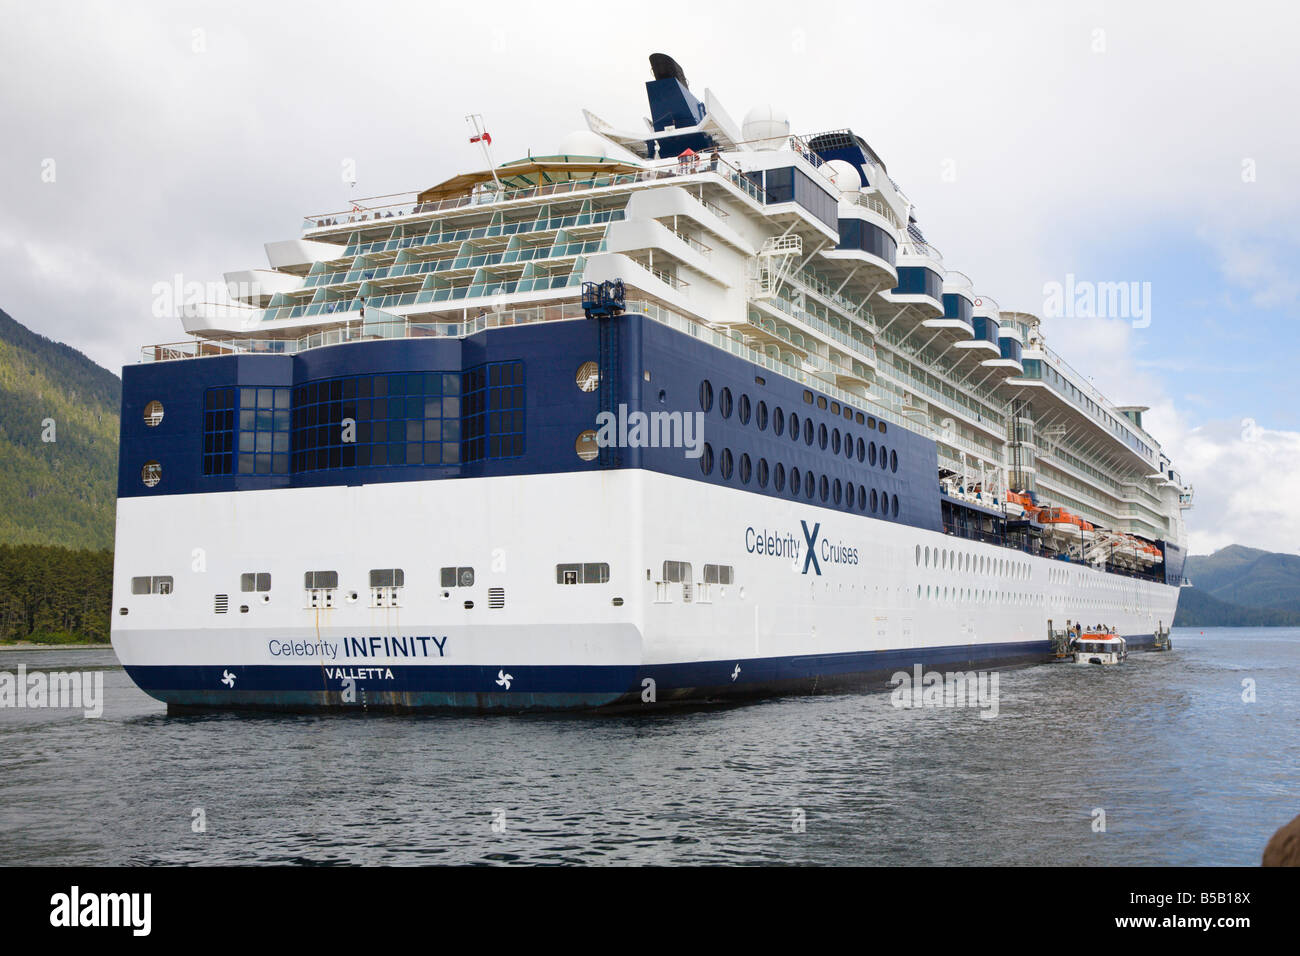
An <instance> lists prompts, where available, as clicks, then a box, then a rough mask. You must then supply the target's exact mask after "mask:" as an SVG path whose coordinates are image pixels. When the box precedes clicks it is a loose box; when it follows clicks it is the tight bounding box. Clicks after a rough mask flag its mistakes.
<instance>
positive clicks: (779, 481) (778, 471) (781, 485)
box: [772, 461, 785, 491]
mask: <svg viewBox="0 0 1300 956" xmlns="http://www.w3.org/2000/svg"><path fill="white" fill-rule="evenodd" d="M772 486H773V487H774V488H776V490H777V491H784V490H785V465H783V464H781V463H780V462H779V461H778V462H777V463H776V468H774V469H773V471H772Z"/></svg>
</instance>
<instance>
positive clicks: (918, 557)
mask: <svg viewBox="0 0 1300 956" xmlns="http://www.w3.org/2000/svg"><path fill="white" fill-rule="evenodd" d="M916 566H917V567H918V568H919V567H920V566H921V546H920V545H919V544H918V545H917V546H916Z"/></svg>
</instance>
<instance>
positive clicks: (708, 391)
mask: <svg viewBox="0 0 1300 956" xmlns="http://www.w3.org/2000/svg"><path fill="white" fill-rule="evenodd" d="M700 408H702V409H704V410H705V411H706V412H708V411H712V410H713V383H712V382H710V381H709V380H708V379H707V378H706V379H705V380H704V381H702V382H700Z"/></svg>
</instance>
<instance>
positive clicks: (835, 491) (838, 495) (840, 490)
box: [831, 478, 844, 505]
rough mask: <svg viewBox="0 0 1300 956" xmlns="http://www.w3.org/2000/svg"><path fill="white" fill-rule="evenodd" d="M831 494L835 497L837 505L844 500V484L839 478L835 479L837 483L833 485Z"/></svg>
mask: <svg viewBox="0 0 1300 956" xmlns="http://www.w3.org/2000/svg"><path fill="white" fill-rule="evenodd" d="M831 496H832V497H833V498H834V499H835V504H837V505H838V504H840V502H842V501H843V500H844V486H843V485H842V484H841V483H840V480H839V479H838V478H836V479H835V484H834V485H832V486H831Z"/></svg>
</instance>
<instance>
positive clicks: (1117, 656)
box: [1070, 630, 1128, 664]
mask: <svg viewBox="0 0 1300 956" xmlns="http://www.w3.org/2000/svg"><path fill="white" fill-rule="evenodd" d="M1070 653H1071V654H1073V655H1074V662H1075V663H1076V664H1122V663H1124V659H1125V658H1126V657H1128V642H1127V641H1125V640H1124V638H1122V637H1120V636H1119V635H1118V634H1116V633H1114V632H1112V631H1099V630H1093V631H1084V632H1083V633H1082V634H1080V635H1079V636H1078V637H1076V638H1074V640H1072V641H1071V642H1070Z"/></svg>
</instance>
